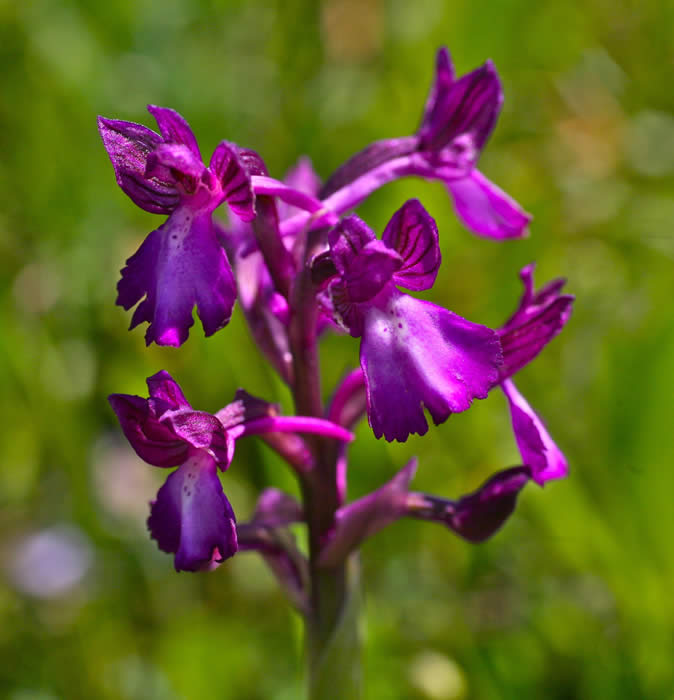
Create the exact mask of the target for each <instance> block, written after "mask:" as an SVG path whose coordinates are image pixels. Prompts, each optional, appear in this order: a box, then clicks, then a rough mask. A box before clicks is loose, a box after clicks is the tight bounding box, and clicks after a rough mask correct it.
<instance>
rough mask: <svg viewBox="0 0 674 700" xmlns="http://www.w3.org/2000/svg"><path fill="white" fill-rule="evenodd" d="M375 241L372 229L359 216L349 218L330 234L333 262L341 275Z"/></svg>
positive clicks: (343, 220)
mask: <svg viewBox="0 0 674 700" xmlns="http://www.w3.org/2000/svg"><path fill="white" fill-rule="evenodd" d="M374 240H375V235H374V233H373V232H372V229H371V228H370V227H369V226H368V225H367V224H366V223H365V222H364V221H363V220H362V219H359V218H358V217H357V216H355V215H353V216H347V217H345V218H344V219H342V220H341V221H340V222H339V223H338V224H337V226H335V227H334V228H332V229H331V230H330V232H329V233H328V243H329V244H330V252H331V253H332V261H333V262H334V263H335V267H336V268H337V270H338V272H339V273H340V274H344V273H345V272H346V271H347V270H348V269H349V267H350V266H351V264H352V263H353V261H354V260H355V258H356V257H357V256H358V254H359V253H360V251H361V250H362V249H363V248H364V247H365V246H366V245H367V244H368V243H369V242H370V241H374Z"/></svg>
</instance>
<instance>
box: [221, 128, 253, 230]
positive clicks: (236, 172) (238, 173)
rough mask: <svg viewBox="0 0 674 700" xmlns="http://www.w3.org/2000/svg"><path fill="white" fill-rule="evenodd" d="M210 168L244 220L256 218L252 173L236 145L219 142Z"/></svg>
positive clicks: (235, 210)
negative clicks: (249, 171)
mask: <svg viewBox="0 0 674 700" xmlns="http://www.w3.org/2000/svg"><path fill="white" fill-rule="evenodd" d="M210 169H211V171H212V172H213V174H214V175H215V176H216V177H217V179H218V181H219V182H220V187H221V188H222V193H223V195H224V197H225V201H226V202H227V204H228V205H229V207H230V208H231V210H232V211H233V212H234V213H235V214H236V215H237V216H238V217H239V218H240V219H241V220H242V221H252V220H253V219H254V218H255V194H254V193H253V186H252V184H251V181H250V175H249V174H248V172H247V171H246V169H245V168H244V166H243V164H242V162H241V160H240V158H239V157H238V155H237V153H236V147H235V146H234V145H233V144H229V143H227V142H226V141H222V142H221V143H220V144H218V147H217V148H216V149H215V151H213V155H212V156H211V163H210Z"/></svg>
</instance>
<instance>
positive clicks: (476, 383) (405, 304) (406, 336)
mask: <svg viewBox="0 0 674 700" xmlns="http://www.w3.org/2000/svg"><path fill="white" fill-rule="evenodd" d="M386 291H387V290H385V291H384V292H382V295H385V294H386ZM364 313H365V322H364V333H363V339H362V341H361V347H360V362H361V367H362V368H363V372H364V373H365V381H366V387H367V402H368V417H369V420H370V425H371V426H372V430H373V431H374V434H375V436H376V437H381V436H382V435H383V436H384V437H385V438H386V439H387V440H388V441H391V440H399V441H404V440H406V439H407V437H408V435H409V434H410V433H419V434H420V435H423V434H424V433H426V431H427V430H428V424H427V423H426V418H425V416H424V412H423V408H424V407H425V408H426V409H427V410H428V411H429V413H430V414H431V417H432V418H433V421H434V423H435V424H436V425H437V424H439V423H442V422H443V421H445V420H446V419H447V418H448V417H449V415H450V413H458V412H460V411H465V410H466V409H467V408H468V407H469V406H470V404H471V402H472V400H473V399H475V398H479V399H483V398H486V396H487V394H488V392H489V389H490V388H491V387H492V386H493V385H494V384H495V382H496V380H497V378H498V366H499V365H500V364H501V361H502V357H501V347H500V343H499V340H498V336H497V335H496V333H495V332H494V331H492V330H491V329H489V328H486V327H485V326H480V325H478V324H476V323H471V322H470V321H467V320H466V319H464V318H461V317H460V316H457V315H456V314H454V313H452V312H451V311H447V310H446V309H443V308H441V307H439V306H436V305H435V304H431V303H429V302H426V301H421V300H419V299H414V298H413V297H411V296H408V295H407V294H402V293H401V292H398V291H397V290H395V289H392V290H391V291H390V292H389V293H388V296H386V297H383V298H381V299H378V303H377V304H376V305H375V304H373V305H372V306H370V307H369V308H368V309H367V310H366V311H365V312H364Z"/></svg>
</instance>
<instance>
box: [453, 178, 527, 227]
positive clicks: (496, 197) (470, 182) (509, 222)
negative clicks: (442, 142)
mask: <svg viewBox="0 0 674 700" xmlns="http://www.w3.org/2000/svg"><path fill="white" fill-rule="evenodd" d="M446 184H447V188H448V190H449V193H450V195H451V196H452V200H453V202H454V208H455V209H456V213H457V215H458V216H459V218H460V219H461V220H462V221H463V223H464V224H465V225H466V226H467V227H468V228H469V229H470V230H471V231H472V232H473V233H476V234H477V235H478V236H485V237H486V238H495V239H498V240H501V239H504V238H523V237H525V236H527V235H528V234H529V231H528V229H527V227H528V225H529V222H530V221H531V215H530V214H527V213H526V212H525V211H524V210H523V209H522V208H521V207H520V205H519V204H518V203H517V202H516V201H515V200H514V199H512V198H511V197H509V196H508V195H507V194H506V193H505V192H504V191H503V190H501V189H500V188H498V187H497V186H496V185H495V184H494V183H493V182H490V181H489V180H487V178H486V177H485V176H484V175H482V173H480V172H479V171H478V170H472V171H471V173H470V175H469V176H468V177H464V178H461V179H459V180H450V181H448V182H447V183H446Z"/></svg>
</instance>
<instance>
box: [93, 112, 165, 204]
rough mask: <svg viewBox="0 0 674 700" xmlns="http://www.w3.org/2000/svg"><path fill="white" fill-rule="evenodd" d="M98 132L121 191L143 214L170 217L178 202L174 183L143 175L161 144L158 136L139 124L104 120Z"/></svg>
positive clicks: (99, 119) (102, 118)
mask: <svg viewBox="0 0 674 700" xmlns="http://www.w3.org/2000/svg"><path fill="white" fill-rule="evenodd" d="M98 130H99V132H100V134H101V138H102V139H103V145H104V146H105V150H106V151H107V152H108V156H109V157H110V160H111V161H112V167H113V168H114V170H115V177H116V178H117V184H118V185H119V186H120V187H121V189H122V191H123V192H125V193H126V194H127V195H128V196H129V197H130V198H131V199H132V200H133V202H134V203H135V204H136V205H137V206H139V207H140V208H141V209H144V210H145V211H149V212H151V213H153V214H170V213H171V212H172V211H173V210H174V209H175V207H176V206H177V205H178V198H179V195H178V191H177V190H176V188H175V186H174V182H173V180H172V179H170V178H169V179H167V178H156V177H146V175H145V168H146V164H147V158H148V154H150V153H151V152H152V151H153V150H154V149H155V148H156V147H157V146H158V145H159V144H160V143H161V137H160V136H159V134H155V132H154V131H152V130H151V129H148V128H147V127H145V126H142V125H141V124H134V123H133V122H125V121H120V120H116V119H105V118H104V117H98Z"/></svg>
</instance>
